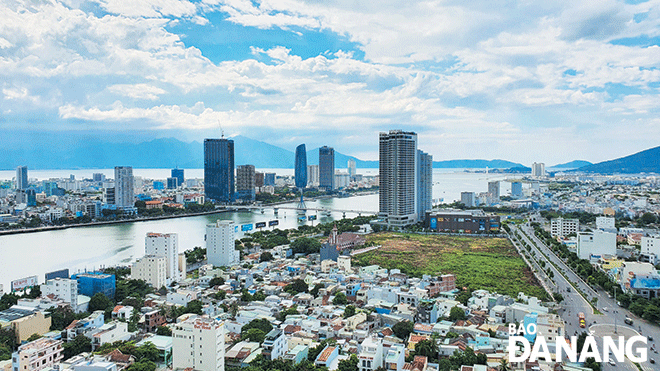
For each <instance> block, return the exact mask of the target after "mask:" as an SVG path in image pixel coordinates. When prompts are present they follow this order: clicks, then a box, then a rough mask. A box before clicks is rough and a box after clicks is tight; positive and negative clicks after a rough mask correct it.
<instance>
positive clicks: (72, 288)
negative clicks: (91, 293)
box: [39, 277, 78, 310]
mask: <svg viewBox="0 0 660 371" xmlns="http://www.w3.org/2000/svg"><path fill="white" fill-rule="evenodd" d="M39 288H40V289H41V295H42V296H48V295H53V296H55V297H56V298H58V299H61V300H62V301H64V302H65V303H69V304H71V308H73V309H74V310H76V309H77V307H78V281H76V280H72V279H69V278H59V277H58V278H54V279H52V280H48V281H46V283H45V284H43V285H41V286H40V287H39Z"/></svg>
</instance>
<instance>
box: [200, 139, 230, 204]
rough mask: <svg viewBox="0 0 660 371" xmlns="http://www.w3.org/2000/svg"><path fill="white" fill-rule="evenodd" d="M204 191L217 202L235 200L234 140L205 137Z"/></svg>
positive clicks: (207, 196)
mask: <svg viewBox="0 0 660 371" xmlns="http://www.w3.org/2000/svg"><path fill="white" fill-rule="evenodd" d="M204 193H205V195H206V198H208V199H211V200H214V201H216V202H233V201H234V141H233V140H230V139H225V138H222V139H204Z"/></svg>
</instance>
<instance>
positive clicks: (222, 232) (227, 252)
mask: <svg viewBox="0 0 660 371" xmlns="http://www.w3.org/2000/svg"><path fill="white" fill-rule="evenodd" d="M235 240H236V224H235V223H234V222H233V221H231V220H218V221H217V222H216V223H215V224H208V225H206V256H207V258H208V263H209V264H212V265H214V266H216V267H226V266H231V265H234V264H238V263H239V262H240V252H239V251H238V250H236V245H235V242H234V241H235Z"/></svg>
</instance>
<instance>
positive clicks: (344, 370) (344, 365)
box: [337, 354, 358, 371]
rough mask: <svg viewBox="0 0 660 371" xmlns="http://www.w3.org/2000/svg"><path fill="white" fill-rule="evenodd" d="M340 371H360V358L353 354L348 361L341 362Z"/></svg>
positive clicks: (338, 367)
mask: <svg viewBox="0 0 660 371" xmlns="http://www.w3.org/2000/svg"><path fill="white" fill-rule="evenodd" d="M337 370H338V371H358V358H357V356H356V355H355V354H351V356H350V357H349V358H348V359H344V360H341V361H339V365H338V366H337Z"/></svg>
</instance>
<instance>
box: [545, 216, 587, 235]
mask: <svg viewBox="0 0 660 371" xmlns="http://www.w3.org/2000/svg"><path fill="white" fill-rule="evenodd" d="M579 231H580V221H579V220H578V219H564V218H555V219H552V220H551V221H550V234H551V235H552V237H557V236H560V237H563V236H567V235H569V234H571V233H578V232H579Z"/></svg>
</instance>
